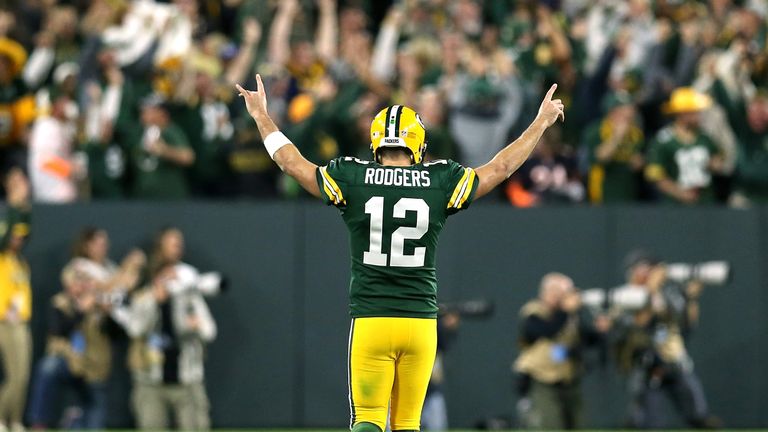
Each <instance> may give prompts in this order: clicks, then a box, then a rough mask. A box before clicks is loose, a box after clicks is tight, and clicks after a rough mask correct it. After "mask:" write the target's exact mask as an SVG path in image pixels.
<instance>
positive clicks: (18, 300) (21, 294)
mask: <svg viewBox="0 0 768 432" xmlns="http://www.w3.org/2000/svg"><path fill="white" fill-rule="evenodd" d="M5 188H6V194H7V199H8V203H7V204H8V215H7V219H6V222H5V223H4V224H3V225H0V233H2V232H3V231H4V233H2V236H3V237H2V248H0V362H1V363H2V368H3V376H4V381H3V383H2V385H0V431H3V430H8V426H7V425H8V424H10V430H11V431H13V432H20V431H23V430H24V426H23V425H22V423H21V420H22V414H23V413H24V402H25V400H26V396H27V382H28V380H29V366H30V360H31V355H32V337H31V335H30V332H29V325H28V323H29V319H30V316H31V313H32V290H31V288H30V284H29V266H28V265H27V262H26V260H25V259H24V257H23V256H22V255H21V248H22V246H23V245H24V243H25V240H26V238H27V237H28V236H29V227H30V222H29V219H30V218H29V215H30V213H29V182H28V181H27V177H26V176H25V175H24V173H23V172H22V171H21V169H19V168H13V169H11V171H10V172H9V173H8V175H7V177H6V179H5Z"/></svg>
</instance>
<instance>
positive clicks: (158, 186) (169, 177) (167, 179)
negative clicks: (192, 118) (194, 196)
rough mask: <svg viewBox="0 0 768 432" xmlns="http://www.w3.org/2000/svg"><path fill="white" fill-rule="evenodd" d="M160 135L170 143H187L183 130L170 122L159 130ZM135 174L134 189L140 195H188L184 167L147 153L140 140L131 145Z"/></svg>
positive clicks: (137, 196)
mask: <svg viewBox="0 0 768 432" xmlns="http://www.w3.org/2000/svg"><path fill="white" fill-rule="evenodd" d="M160 138H161V139H162V140H163V141H164V142H165V144H166V145H169V146H171V147H189V142H188V141H187V137H186V135H184V132H183V131H182V130H181V129H179V127H178V126H176V125H174V124H169V125H168V126H166V127H165V129H163V130H162V131H161V132H160ZM133 164H134V169H135V178H134V185H133V193H134V196H135V197H136V198H140V199H183V198H186V197H187V196H188V195H189V187H188V185H187V177H186V169H185V168H184V167H182V166H179V165H177V164H175V163H173V162H171V161H168V160H165V159H163V158H159V157H157V156H154V155H151V154H149V153H148V152H147V151H146V150H144V146H143V142H142V140H141V139H139V140H138V142H136V143H135V144H134V146H133Z"/></svg>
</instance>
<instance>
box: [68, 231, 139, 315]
mask: <svg viewBox="0 0 768 432" xmlns="http://www.w3.org/2000/svg"><path fill="white" fill-rule="evenodd" d="M145 264H146V255H145V254H144V252H142V251H141V250H139V249H133V250H131V251H130V252H128V254H127V255H126V256H125V258H124V259H123V261H122V262H121V263H120V264H119V265H118V264H117V263H115V262H113V261H112V260H111V259H110V258H109V234H108V233H107V231H106V230H105V229H102V228H98V227H95V226H87V227H85V228H83V229H82V230H80V232H79V233H78V235H77V238H76V239H75V243H74V246H73V248H72V259H71V260H70V265H74V266H77V268H78V269H80V270H81V271H83V272H84V273H86V274H87V275H88V276H90V277H91V278H92V279H93V281H94V282H95V284H96V290H97V293H98V296H99V297H100V301H101V302H104V303H113V304H119V303H121V302H122V301H123V300H124V299H125V297H126V295H127V294H128V293H129V292H130V291H131V290H133V289H134V288H136V286H137V285H138V283H139V279H140V278H141V273H142V271H143V269H144V265H145Z"/></svg>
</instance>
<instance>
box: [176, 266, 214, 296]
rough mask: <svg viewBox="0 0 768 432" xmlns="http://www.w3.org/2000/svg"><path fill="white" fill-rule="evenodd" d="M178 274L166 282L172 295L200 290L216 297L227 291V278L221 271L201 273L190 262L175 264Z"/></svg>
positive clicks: (203, 293) (199, 291)
mask: <svg viewBox="0 0 768 432" xmlns="http://www.w3.org/2000/svg"><path fill="white" fill-rule="evenodd" d="M174 270H176V276H175V277H174V278H173V279H171V280H169V281H168V282H167V283H166V289H168V293H169V294H171V295H178V294H184V293H188V292H195V291H196V292H198V293H200V294H202V295H203V296H205V297H214V296H217V295H219V294H220V293H222V292H224V291H226V289H227V287H228V283H227V279H226V277H224V275H222V274H221V273H219V272H207V273H200V272H199V271H197V269H195V268H194V267H192V266H190V265H188V264H183V263H182V264H177V265H176V266H174Z"/></svg>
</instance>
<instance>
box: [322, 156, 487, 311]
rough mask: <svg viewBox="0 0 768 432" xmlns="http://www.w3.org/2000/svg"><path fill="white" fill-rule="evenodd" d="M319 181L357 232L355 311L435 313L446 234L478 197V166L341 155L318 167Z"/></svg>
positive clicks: (354, 238)
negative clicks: (390, 162) (453, 217)
mask: <svg viewBox="0 0 768 432" xmlns="http://www.w3.org/2000/svg"><path fill="white" fill-rule="evenodd" d="M318 183H319V184H320V187H321V189H322V190H323V195H324V198H325V200H326V202H328V203H329V204H334V205H336V206H337V207H339V208H340V209H341V211H342V217H343V218H344V221H345V223H346V225H347V227H348V229H349V232H350V252H351V256H352V269H351V270H352V271H351V273H352V278H351V281H350V311H351V314H352V316H353V317H365V316H404V317H434V316H435V315H436V313H437V298H436V297H437V276H436V270H435V254H436V252H437V251H436V249H437V244H438V237H439V235H440V231H441V230H442V228H443V225H444V224H445V221H446V218H447V217H448V216H449V215H450V214H453V213H455V212H457V211H459V210H461V209H464V208H466V207H467V206H468V205H469V203H470V202H471V200H472V197H473V195H474V191H475V190H476V188H477V180H476V176H475V173H474V171H473V170H472V169H469V168H464V167H462V166H461V165H459V164H457V163H456V162H453V161H446V160H441V161H435V162H431V163H425V164H415V165H411V166H406V167H399V166H384V165H380V164H378V163H375V162H369V161H361V160H359V159H355V158H340V159H335V160H333V161H331V163H329V164H328V165H327V166H326V167H321V168H319V169H318Z"/></svg>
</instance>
